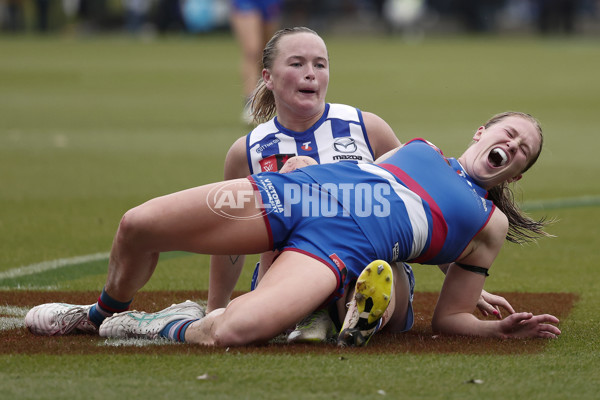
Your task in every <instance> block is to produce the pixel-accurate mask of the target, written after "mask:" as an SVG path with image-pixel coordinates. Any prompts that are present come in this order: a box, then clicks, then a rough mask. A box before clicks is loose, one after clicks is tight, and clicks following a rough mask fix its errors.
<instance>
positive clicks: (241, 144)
mask: <svg viewBox="0 0 600 400" xmlns="http://www.w3.org/2000/svg"><path fill="white" fill-rule="evenodd" d="M246 137H247V136H242V137H241V138H239V139H237V140H236V141H235V142H233V144H232V145H231V147H230V148H229V151H228V152H227V155H226V156H225V168H224V178H225V179H235V178H245V177H246V176H248V175H250V168H249V167H248V158H247V155H246Z"/></svg>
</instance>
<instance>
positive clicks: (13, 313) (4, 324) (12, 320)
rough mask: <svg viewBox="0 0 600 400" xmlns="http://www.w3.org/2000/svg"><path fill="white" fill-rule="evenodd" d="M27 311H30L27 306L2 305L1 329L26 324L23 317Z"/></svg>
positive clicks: (19, 326)
mask: <svg viewBox="0 0 600 400" xmlns="http://www.w3.org/2000/svg"><path fill="white" fill-rule="evenodd" d="M27 311H29V308H27V307H16V306H0V331H9V330H11V329H17V328H21V327H23V326H25V320H24V319H23V317H25V315H26V314H27ZM5 315H8V317H5Z"/></svg>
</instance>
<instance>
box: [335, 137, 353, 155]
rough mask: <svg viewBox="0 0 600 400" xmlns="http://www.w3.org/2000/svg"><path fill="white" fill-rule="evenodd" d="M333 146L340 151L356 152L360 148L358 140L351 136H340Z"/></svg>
mask: <svg viewBox="0 0 600 400" xmlns="http://www.w3.org/2000/svg"><path fill="white" fill-rule="evenodd" d="M333 148H334V149H335V151H337V152H339V153H354V152H356V150H358V146H356V141H355V140H354V139H353V138H351V137H340V138H337V139H335V140H334V141H333Z"/></svg>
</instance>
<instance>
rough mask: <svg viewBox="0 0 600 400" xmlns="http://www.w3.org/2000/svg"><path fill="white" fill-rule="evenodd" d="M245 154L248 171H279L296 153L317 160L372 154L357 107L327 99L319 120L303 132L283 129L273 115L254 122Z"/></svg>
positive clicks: (351, 158)
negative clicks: (257, 122) (271, 117)
mask: <svg viewBox="0 0 600 400" xmlns="http://www.w3.org/2000/svg"><path fill="white" fill-rule="evenodd" d="M246 154H247V159H248V166H249V167H250V173H251V174H256V173H259V172H276V171H279V170H280V169H281V167H282V166H283V164H285V162H286V161H287V160H288V158H290V157H293V156H297V155H299V156H309V157H312V158H314V159H315V160H316V161H317V162H318V163H319V164H327V163H333V162H338V161H352V162H355V163H365V162H373V157H374V156H373V151H372V149H371V145H370V144H369V139H368V137H367V132H366V129H365V125H364V122H363V118H362V113H361V111H360V110H359V109H357V108H354V107H351V106H347V105H344V104H329V103H327V104H325V112H324V113H323V115H322V116H321V118H320V119H319V121H317V122H316V123H315V124H314V125H313V126H312V127H310V128H309V129H307V130H306V131H304V132H294V131H291V130H288V129H286V128H285V127H283V126H282V125H281V124H279V122H278V121H277V117H275V118H273V119H271V120H270V121H268V122H265V123H263V124H261V125H259V126H257V127H256V128H255V129H254V130H253V131H252V132H250V133H249V134H248V135H247V137H246Z"/></svg>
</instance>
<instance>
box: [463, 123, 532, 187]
mask: <svg viewBox="0 0 600 400" xmlns="http://www.w3.org/2000/svg"><path fill="white" fill-rule="evenodd" d="M473 140H475V144H473V145H472V146H470V147H469V148H468V149H467V150H466V151H465V152H464V153H463V155H462V156H461V157H460V158H459V161H460V163H461V164H462V166H463V167H464V168H465V170H466V172H467V173H468V174H469V176H471V177H472V178H473V179H474V180H475V181H476V182H478V183H479V184H480V185H481V186H482V187H483V188H485V189H490V188H492V187H494V186H496V185H498V184H500V183H502V182H504V181H508V182H513V181H517V180H519V179H521V177H522V171H523V170H524V169H525V167H526V166H527V165H528V163H529V161H530V160H531V159H532V158H533V157H535V156H536V154H537V153H538V151H539V149H540V145H541V136H540V134H539V132H538V131H537V128H536V126H535V125H534V124H533V123H532V122H531V121H529V120H528V119H526V118H522V117H519V116H509V117H506V118H504V119H502V120H500V121H499V122H497V123H495V124H493V125H491V126H489V127H488V128H485V127H483V126H482V127H480V128H479V129H478V130H477V132H476V133H475V136H474V137H473Z"/></svg>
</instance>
